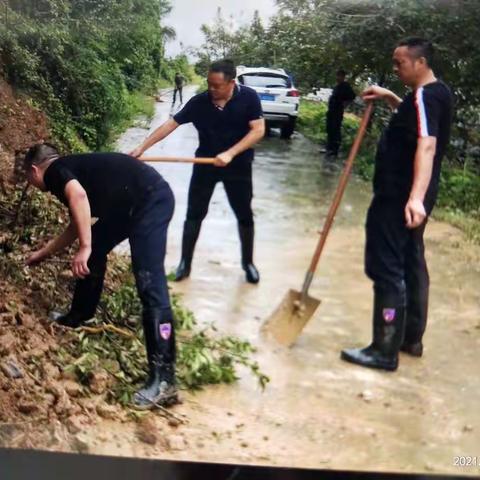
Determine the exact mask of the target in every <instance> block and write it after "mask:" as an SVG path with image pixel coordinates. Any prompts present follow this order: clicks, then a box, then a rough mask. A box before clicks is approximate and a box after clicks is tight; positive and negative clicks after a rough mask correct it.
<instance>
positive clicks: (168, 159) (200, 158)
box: [138, 157, 215, 165]
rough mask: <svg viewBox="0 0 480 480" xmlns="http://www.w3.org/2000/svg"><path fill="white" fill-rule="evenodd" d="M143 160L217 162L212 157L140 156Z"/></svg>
mask: <svg viewBox="0 0 480 480" xmlns="http://www.w3.org/2000/svg"><path fill="white" fill-rule="evenodd" d="M138 159H139V160H141V161H142V162H174V163H201V164H205V165H208V164H212V165H213V163H214V162H215V158H210V157H192V158H188V157H139V158H138Z"/></svg>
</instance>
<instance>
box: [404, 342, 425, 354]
mask: <svg viewBox="0 0 480 480" xmlns="http://www.w3.org/2000/svg"><path fill="white" fill-rule="evenodd" d="M400 350H401V351H402V352H405V353H408V354H409V355H411V356H412V357H421V356H422V355H423V343H422V342H416V343H405V342H403V344H402V346H401V347H400Z"/></svg>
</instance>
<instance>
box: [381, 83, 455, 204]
mask: <svg viewBox="0 0 480 480" xmlns="http://www.w3.org/2000/svg"><path fill="white" fill-rule="evenodd" d="M452 109H453V100H452V94H451V92H450V90H449V88H448V87H447V86H446V85H445V84H444V83H443V82H440V81H435V82H432V83H429V84H427V85H424V86H423V87H421V88H419V89H417V90H415V91H414V92H411V93H409V94H408V95H406V96H405V98H404V99H403V101H402V103H401V104H400V105H399V107H398V109H397V111H396V112H395V113H394V114H393V115H392V117H391V119H390V123H389V124H388V127H387V128H386V129H385V130H384V132H383V134H382V137H381V138H380V141H379V144H378V148H377V155H376V159H375V175H374V180H373V187H374V192H375V194H378V195H381V196H384V197H389V198H394V199H397V200H399V201H400V202H403V203H405V202H406V201H407V200H408V197H409V195H410V190H411V188H412V184H413V167H414V160H415V152H416V150H417V139H418V138H422V137H436V139H437V145H436V150H435V157H434V163H433V171H432V178H431V181H430V185H429V187H428V190H427V193H426V196H425V202H424V204H425V208H426V210H427V213H430V212H431V210H432V208H433V206H434V204H435V200H436V198H437V193H438V184H439V180H440V166H441V160H442V157H443V155H444V153H445V150H446V147H447V145H448V141H449V138H450V126H451V122H452Z"/></svg>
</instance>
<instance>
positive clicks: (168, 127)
mask: <svg viewBox="0 0 480 480" xmlns="http://www.w3.org/2000/svg"><path fill="white" fill-rule="evenodd" d="M177 127H178V123H177V122H176V121H175V120H174V119H173V118H170V119H169V120H167V121H166V122H165V123H163V124H162V125H160V126H159V127H158V128H157V129H155V130H154V131H153V132H152V133H151V134H150V135H149V136H148V137H147V138H146V139H145V140H144V142H143V143H142V144H141V145H140V146H138V147H137V148H136V149H135V150H133V151H132V152H130V155H131V156H132V157H137V158H138V157H140V156H142V155H143V152H145V151H146V150H148V149H149V148H150V147H151V146H153V145H155V144H156V143H157V142H159V141H160V140H163V139H164V138H165V137H168V135H170V134H171V133H172V132H173V131H174V130H175V129H176V128H177Z"/></svg>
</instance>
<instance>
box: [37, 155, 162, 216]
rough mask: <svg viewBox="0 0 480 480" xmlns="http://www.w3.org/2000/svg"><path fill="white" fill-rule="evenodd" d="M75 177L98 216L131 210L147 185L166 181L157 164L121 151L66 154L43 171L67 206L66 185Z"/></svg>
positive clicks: (50, 190) (52, 188)
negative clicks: (151, 164) (157, 168)
mask: <svg viewBox="0 0 480 480" xmlns="http://www.w3.org/2000/svg"><path fill="white" fill-rule="evenodd" d="M74 179H75V180H78V182H79V183H80V185H81V186H82V187H83V188H84V190H85V191H86V193H87V197H88V201H89V203H90V210H91V215H92V217H96V218H101V217H103V216H117V215H118V216H123V215H125V214H128V213H129V212H130V211H131V210H132V208H133V207H134V206H135V205H138V204H139V203H141V200H142V198H143V197H144V196H145V194H146V189H147V188H148V187H150V186H153V185H156V184H158V183H161V182H164V180H163V178H162V177H161V176H160V174H159V173H157V172H156V170H155V169H154V168H152V167H150V166H149V165H146V164H145V163H143V162H141V161H140V160H137V159H135V158H133V157H130V156H129V155H124V154H121V153H86V154H77V155H67V156H65V157H60V158H58V159H57V160H55V161H54V162H53V163H52V164H51V165H50V166H49V167H48V168H47V170H46V171H45V175H44V182H45V185H46V187H47V190H48V191H49V192H51V193H53V195H55V196H56V197H57V198H58V199H59V200H60V201H61V202H62V203H63V204H65V205H67V206H68V201H67V199H66V198H65V185H66V184H67V183H68V182H69V181H70V180H74Z"/></svg>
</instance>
